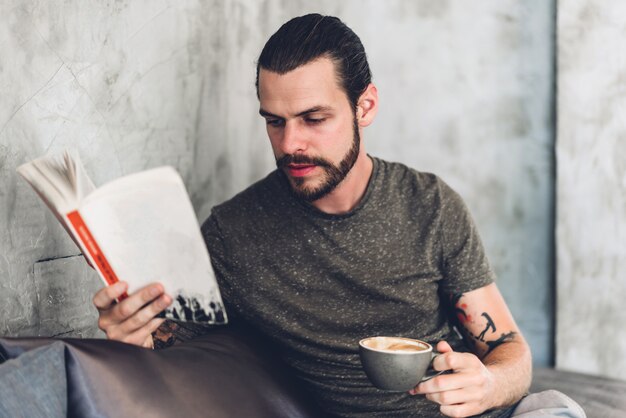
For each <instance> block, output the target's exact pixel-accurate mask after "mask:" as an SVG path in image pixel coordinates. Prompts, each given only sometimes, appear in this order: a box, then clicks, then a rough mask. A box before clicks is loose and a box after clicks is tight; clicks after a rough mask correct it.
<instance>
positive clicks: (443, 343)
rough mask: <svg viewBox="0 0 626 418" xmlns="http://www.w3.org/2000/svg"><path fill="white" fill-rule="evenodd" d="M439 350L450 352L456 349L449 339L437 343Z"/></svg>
mask: <svg viewBox="0 0 626 418" xmlns="http://www.w3.org/2000/svg"><path fill="white" fill-rule="evenodd" d="M437 351H439V352H440V353H442V354H443V353H449V352H450V351H454V350H453V349H452V347H451V346H450V344H448V342H447V341H439V342H438V343H437Z"/></svg>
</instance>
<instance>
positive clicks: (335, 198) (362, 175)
mask: <svg viewBox="0 0 626 418" xmlns="http://www.w3.org/2000/svg"><path fill="white" fill-rule="evenodd" d="M373 167H374V163H373V162H372V159H371V158H370V157H368V156H367V154H366V153H365V149H364V147H363V146H361V150H360V151H359V156H358V157H357V160H356V162H355V163H354V166H353V167H352V170H350V172H349V173H348V175H347V176H346V178H345V179H343V181H342V182H341V183H339V185H338V186H337V187H336V188H335V189H334V190H333V191H332V192H330V193H329V194H327V195H326V196H324V197H322V198H321V199H318V200H316V201H314V202H312V203H311V204H312V205H313V206H315V207H316V208H317V209H319V210H321V211H322V212H325V213H329V214H332V215H339V214H342V213H347V212H350V211H351V210H352V209H354V208H355V207H356V206H357V205H358V204H359V202H360V201H361V199H362V198H363V195H364V194H365V190H366V189H367V184H368V183H369V180H370V177H371V175H372V170H373Z"/></svg>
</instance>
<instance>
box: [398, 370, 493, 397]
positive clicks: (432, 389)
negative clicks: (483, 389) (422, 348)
mask: <svg viewBox="0 0 626 418" xmlns="http://www.w3.org/2000/svg"><path fill="white" fill-rule="evenodd" d="M482 382H483V380H482V376H481V375H478V374H473V373H453V374H446V375H441V376H437V377H433V378H432V379H430V380H427V381H426V382H422V383H420V384H419V385H417V386H416V387H415V389H413V390H411V392H409V393H410V394H411V395H417V394H420V395H424V394H433V393H441V392H448V391H452V390H458V389H464V388H473V387H478V386H480V385H481V384H482Z"/></svg>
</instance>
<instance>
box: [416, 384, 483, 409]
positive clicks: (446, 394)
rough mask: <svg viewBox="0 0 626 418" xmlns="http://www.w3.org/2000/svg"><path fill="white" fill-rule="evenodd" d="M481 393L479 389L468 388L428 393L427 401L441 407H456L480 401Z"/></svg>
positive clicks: (474, 387)
mask: <svg viewBox="0 0 626 418" xmlns="http://www.w3.org/2000/svg"><path fill="white" fill-rule="evenodd" d="M481 393H482V392H481V391H480V389H479V388H478V387H476V386H467V387H462V388H460V389H454V390H446V391H443V392H435V393H427V394H426V399H428V400H431V401H433V402H437V403H438V404H440V405H454V404H459V403H467V402H475V401H479V400H480V396H481Z"/></svg>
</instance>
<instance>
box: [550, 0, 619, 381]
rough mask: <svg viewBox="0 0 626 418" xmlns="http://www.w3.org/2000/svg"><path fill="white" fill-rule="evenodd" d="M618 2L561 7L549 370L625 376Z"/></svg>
mask: <svg viewBox="0 0 626 418" xmlns="http://www.w3.org/2000/svg"><path fill="white" fill-rule="evenodd" d="M625 16H626V3H624V2H609V1H600V0H592V1H582V0H568V1H565V0H561V1H559V13H558V33H559V37H558V47H559V54H558V73H559V81H558V143H557V144H558V146H557V158H558V160H557V161H558V187H557V188H558V194H557V200H558V205H557V207H558V209H557V215H558V217H557V219H558V224H557V242H558V251H557V253H558V268H557V271H558V305H557V306H558V311H557V339H556V343H557V351H556V354H557V356H556V364H557V366H558V367H560V368H563V369H569V370H576V371H583V372H588V373H593V374H600V375H605V376H612V377H615V378H621V379H623V378H624V376H625V375H626V358H625V357H624V353H625V352H626V327H625V326H624V324H626V311H625V310H624V299H625V298H626V282H625V281H624V280H623V279H624V272H625V271H626V123H625V122H624V121H625V119H624V112H625V111H626V38H625V37H624V33H625V31H626V20H624V17H625Z"/></svg>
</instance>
